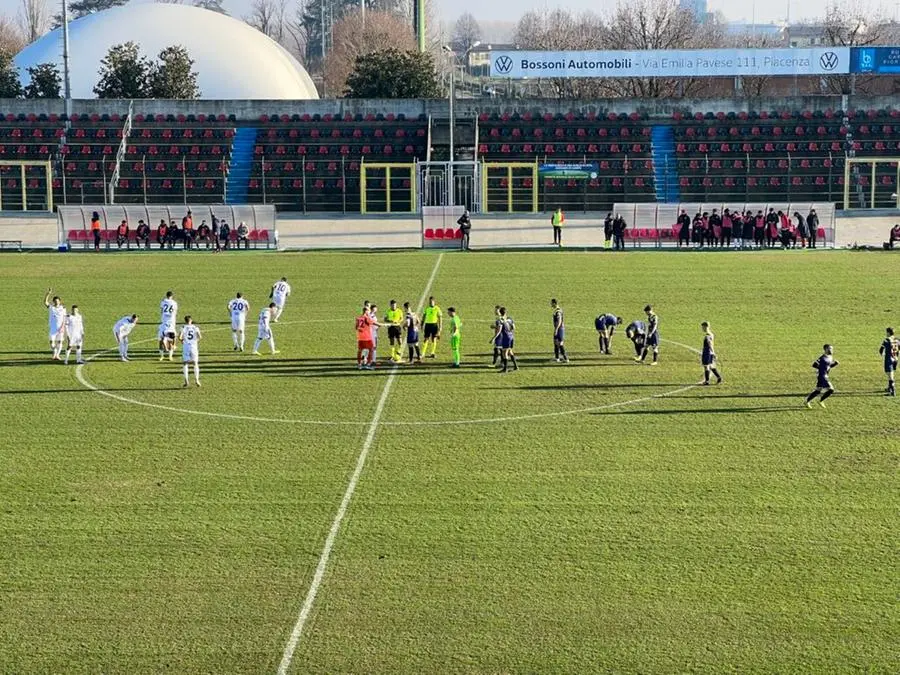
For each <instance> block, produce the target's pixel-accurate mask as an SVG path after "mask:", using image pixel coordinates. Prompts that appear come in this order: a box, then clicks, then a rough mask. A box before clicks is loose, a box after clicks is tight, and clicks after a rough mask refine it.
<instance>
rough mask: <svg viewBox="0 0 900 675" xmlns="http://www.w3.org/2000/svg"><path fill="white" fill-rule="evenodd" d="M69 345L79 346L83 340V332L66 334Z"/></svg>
mask: <svg viewBox="0 0 900 675" xmlns="http://www.w3.org/2000/svg"><path fill="white" fill-rule="evenodd" d="M66 338H67V340H68V342H69V346H70V347H81V345H82V343H83V342H84V334H82V335H67V336H66Z"/></svg>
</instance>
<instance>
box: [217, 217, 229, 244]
mask: <svg viewBox="0 0 900 675" xmlns="http://www.w3.org/2000/svg"><path fill="white" fill-rule="evenodd" d="M230 237H231V228H230V227H229V226H228V222H227V221H225V220H223V221H222V222H221V223H219V240H220V241H221V242H222V248H224V249H226V250H227V249H228V241H229V238H230Z"/></svg>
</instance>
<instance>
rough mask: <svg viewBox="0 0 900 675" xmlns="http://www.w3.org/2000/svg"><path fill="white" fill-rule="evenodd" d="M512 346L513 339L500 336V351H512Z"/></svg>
mask: <svg viewBox="0 0 900 675" xmlns="http://www.w3.org/2000/svg"><path fill="white" fill-rule="evenodd" d="M512 345H513V341H512V338H510V337H505V336H503V335H501V336H500V344H499V345H498V346H499V347H500V349H512Z"/></svg>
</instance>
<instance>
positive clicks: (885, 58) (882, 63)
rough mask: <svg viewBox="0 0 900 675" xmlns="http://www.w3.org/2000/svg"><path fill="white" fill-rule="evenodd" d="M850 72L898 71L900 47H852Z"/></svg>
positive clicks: (880, 73)
mask: <svg viewBox="0 0 900 675" xmlns="http://www.w3.org/2000/svg"><path fill="white" fill-rule="evenodd" d="M850 72H851V73H875V74H876V75H889V74H895V73H900V47H854V48H853V50H852V53H851V55H850Z"/></svg>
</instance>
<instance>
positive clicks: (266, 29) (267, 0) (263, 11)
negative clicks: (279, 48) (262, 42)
mask: <svg viewBox="0 0 900 675" xmlns="http://www.w3.org/2000/svg"><path fill="white" fill-rule="evenodd" d="M287 9H288V3H287V0H253V3H252V4H251V5H250V15H249V16H245V17H244V21H245V22H246V23H248V24H249V25H251V26H253V27H254V28H256V29H257V30H258V31H259V32H261V33H263V34H265V35H268V36H269V37H270V38H272V39H273V40H275V42H277V43H279V44H281V45H284V43H285V38H286V37H288V36H289V26H288V16H287Z"/></svg>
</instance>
